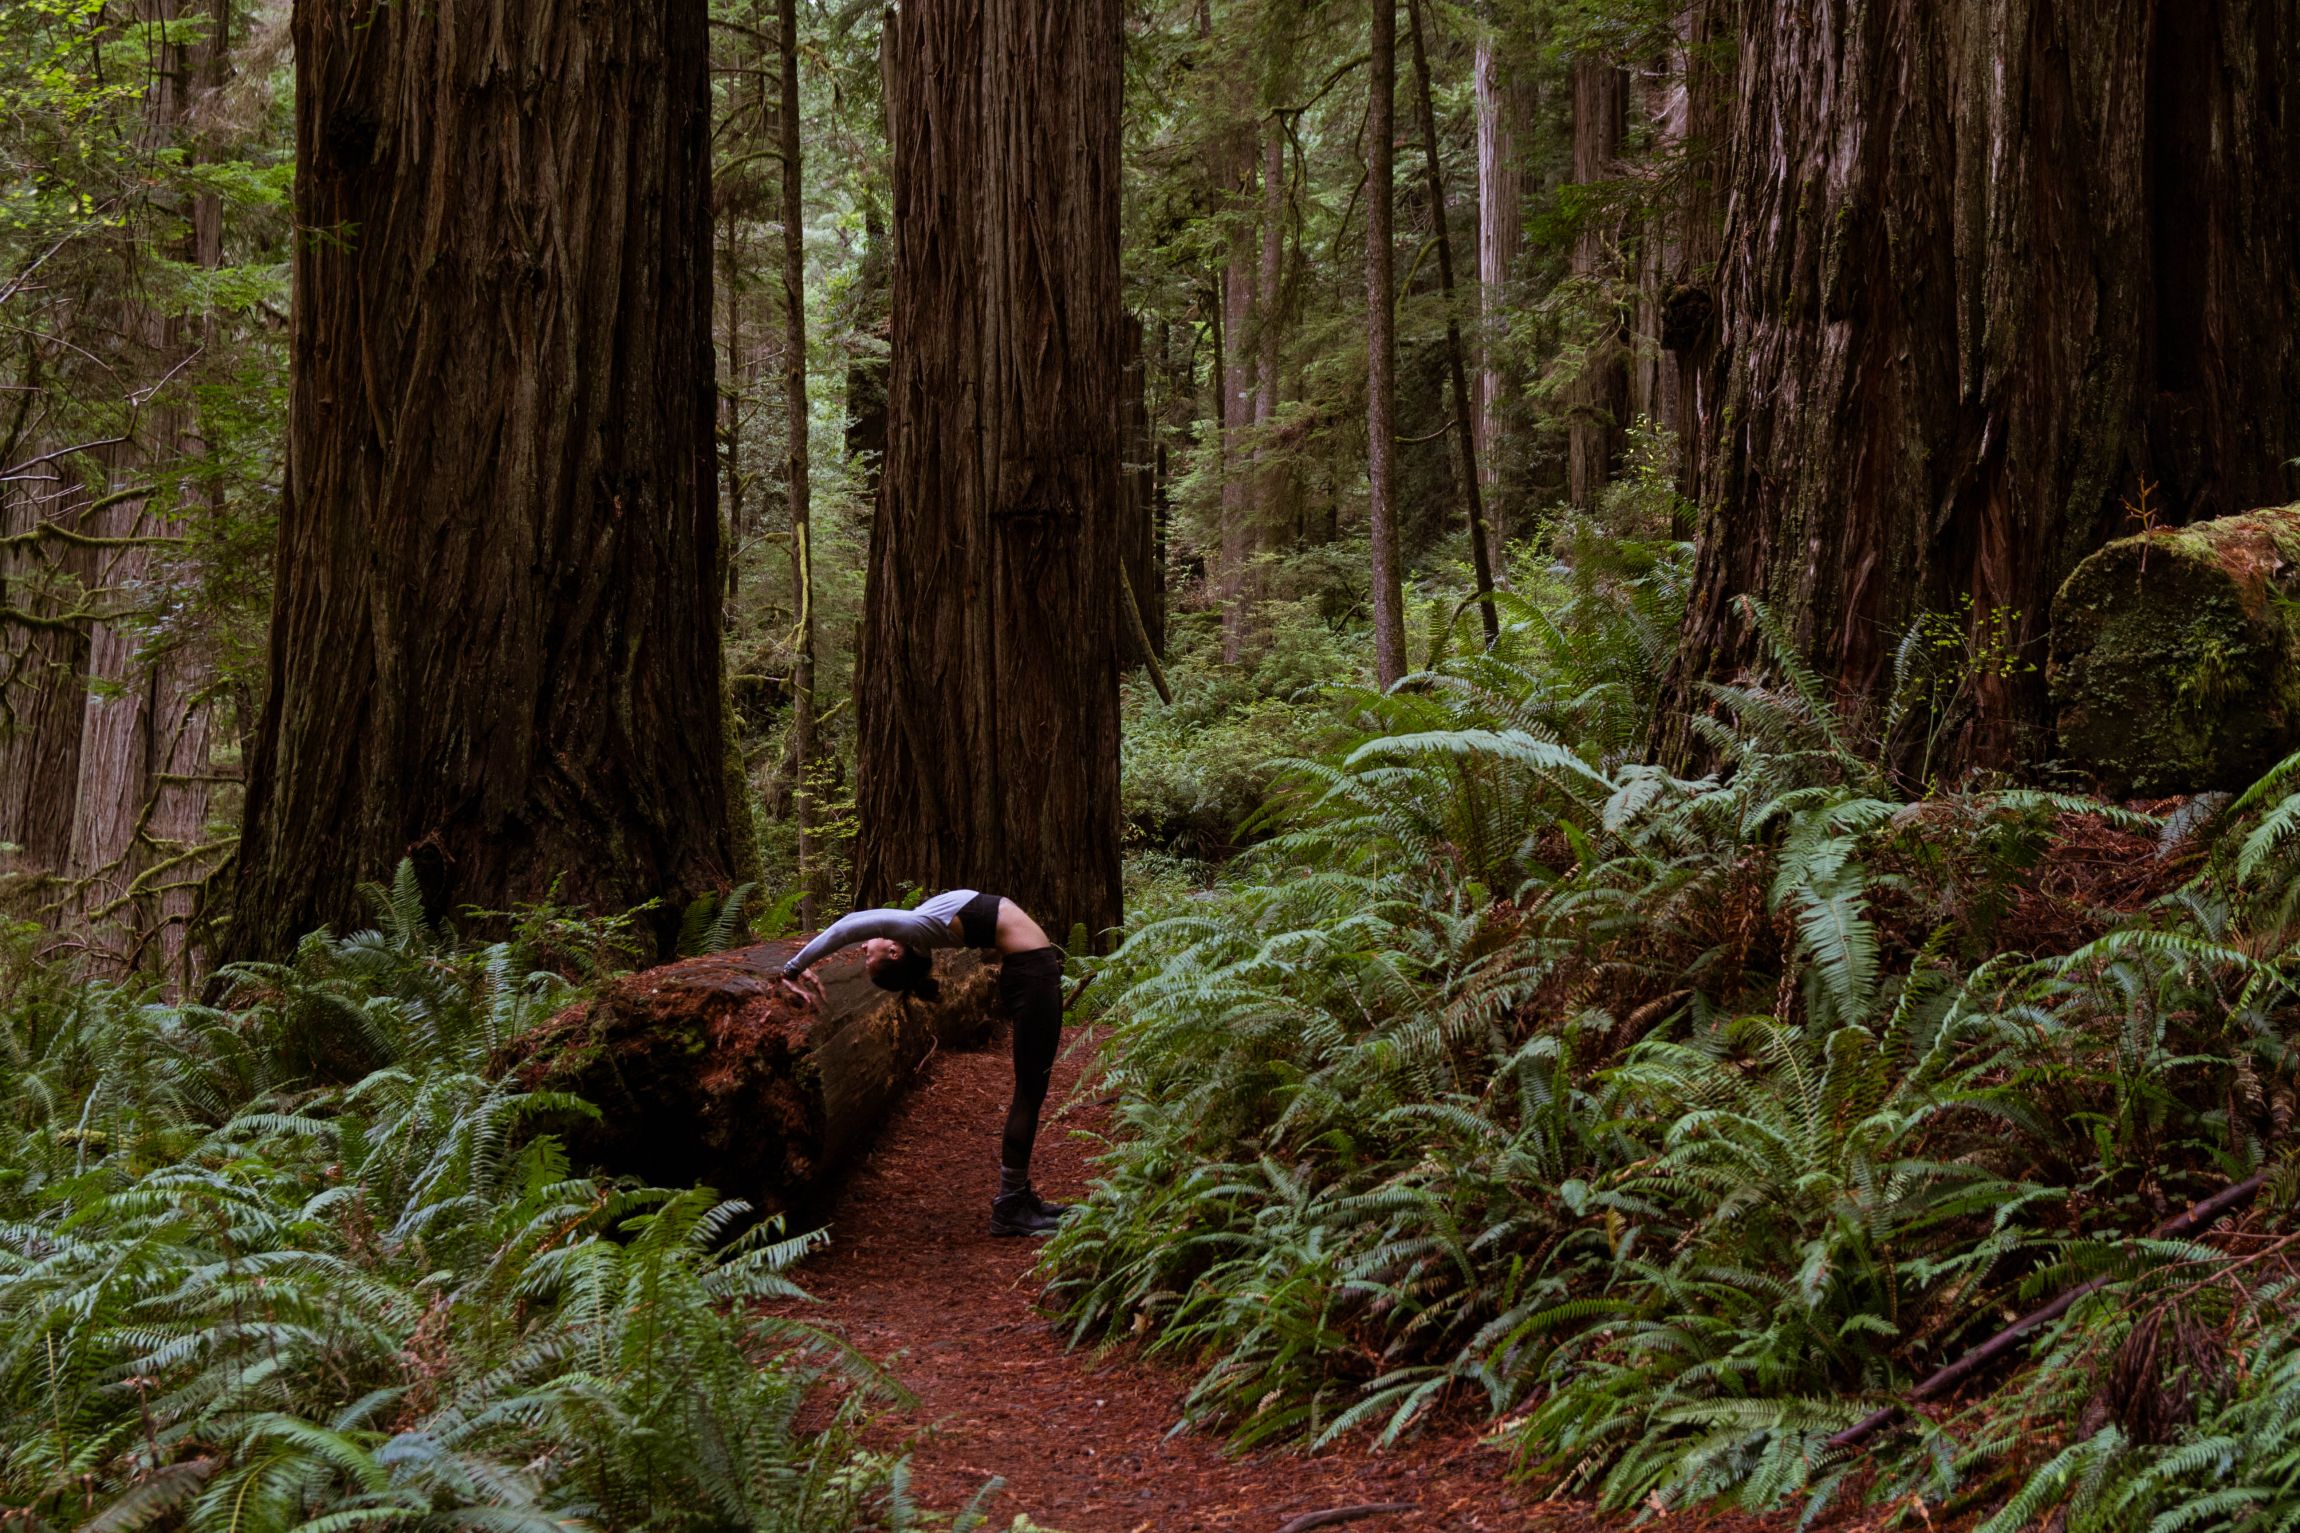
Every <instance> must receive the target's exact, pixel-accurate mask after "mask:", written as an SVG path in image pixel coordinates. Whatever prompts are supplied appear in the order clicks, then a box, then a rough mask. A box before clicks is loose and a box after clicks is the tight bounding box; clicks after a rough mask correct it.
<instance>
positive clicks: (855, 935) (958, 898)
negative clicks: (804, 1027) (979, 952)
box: [783, 889, 976, 975]
mask: <svg viewBox="0 0 2300 1533" xmlns="http://www.w3.org/2000/svg"><path fill="white" fill-rule="evenodd" d="M975 893H976V891H975V890H972V889H948V890H945V891H944V892H942V893H941V894H938V895H935V896H934V897H933V898H932V899H924V900H920V901H919V902H918V908H917V909H915V910H858V911H855V912H854V913H853V914H852V915H844V916H840V917H839V918H838V919H837V920H836V921H833V922H832V923H831V924H830V925H828V926H826V927H824V928H823V929H822V933H821V935H819V936H818V937H816V938H815V940H814V941H812V942H810V943H808V944H807V945H806V946H805V947H803V948H800V949H799V950H798V953H797V954H796V955H795V956H793V957H792V959H791V961H790V962H789V963H786V964H784V965H783V972H784V973H785V974H791V975H795V974H797V973H799V972H800V971H801V970H802V969H805V968H806V967H808V966H809V965H810V964H813V963H815V962H817V961H819V960H821V959H825V958H828V957H830V956H831V954H833V953H835V952H837V951H838V950H839V949H840V948H843V947H853V946H854V945H855V944H856V943H858V942H868V941H869V940H870V939H871V938H873V937H886V938H889V939H891V940H893V941H895V942H901V943H906V944H908V945H909V946H911V947H915V948H919V949H921V950H923V951H927V952H932V951H933V950H934V949H936V948H938V947H957V946H958V945H959V940H960V939H959V935H958V933H957V932H954V931H952V930H951V929H950V923H951V922H952V921H954V920H956V919H957V917H958V913H959V911H960V910H962V909H964V908H965V907H966V902H967V901H968V900H971V899H973V898H974V897H975Z"/></svg>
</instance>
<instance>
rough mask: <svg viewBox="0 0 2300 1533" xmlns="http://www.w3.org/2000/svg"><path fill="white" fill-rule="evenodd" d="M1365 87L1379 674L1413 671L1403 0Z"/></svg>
mask: <svg viewBox="0 0 2300 1533" xmlns="http://www.w3.org/2000/svg"><path fill="white" fill-rule="evenodd" d="M1372 8H1373V25H1372V29H1371V30H1372V46H1371V48H1370V49H1369V50H1368V52H1369V58H1368V66H1369V67H1368V71H1367V82H1366V89H1367V92H1368V97H1367V102H1366V520H1367V523H1368V526H1369V528H1370V531H1371V534H1372V540H1373V594H1372V603H1373V617H1374V674H1375V675H1376V676H1377V677H1378V678H1379V679H1380V681H1381V684H1382V685H1383V686H1384V687H1391V686H1395V685H1396V684H1397V682H1398V679H1399V678H1400V677H1402V676H1404V675H1405V673H1406V627H1405V588H1404V579H1403V571H1402V569H1401V559H1400V554H1399V549H1398V525H1397V505H1396V502H1395V499H1394V496H1395V489H1394V476H1395V464H1396V454H1397V424H1396V423H1397V284H1396V280H1395V277H1394V274H1393V271H1392V263H1393V259H1394V255H1393V251H1392V249H1391V239H1392V211H1393V207H1394V198H1395V187H1394V184H1393V175H1394V169H1395V158H1396V156H1395V148H1394V145H1395V138H1396V127H1395V122H1394V120H1393V119H1394V111H1395V105H1396V97H1397V83H1398V81H1397V75H1398V70H1397V31H1398V26H1397V23H1398V18H1397V4H1396V0H1372Z"/></svg>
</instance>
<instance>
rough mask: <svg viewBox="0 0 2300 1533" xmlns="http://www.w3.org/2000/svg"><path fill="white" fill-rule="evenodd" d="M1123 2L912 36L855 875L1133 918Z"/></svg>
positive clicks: (901, 129)
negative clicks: (1124, 622) (1122, 288)
mask: <svg viewBox="0 0 2300 1533" xmlns="http://www.w3.org/2000/svg"><path fill="white" fill-rule="evenodd" d="M1123 47H1124V37H1123V31H1122V26H1121V7H1120V5H1119V3H1118V0H914V3H911V4H907V5H905V6H904V7H903V8H902V9H901V10H900V11H899V12H896V13H894V14H893V15H891V16H890V17H889V20H888V31H887V42H886V80H887V121H888V131H889V136H890V138H889V141H890V145H891V148H892V152H893V211H892V217H891V218H890V220H889V223H890V225H891V227H892V229H893V232H894V262H893V314H892V321H891V325H890V331H889V340H890V343H891V352H892V355H891V359H890V374H889V387H888V412H889V419H888V433H887V460H886V471H885V474H884V476H883V477H882V479H881V480H880V484H879V504H878V515H877V517H876V519H875V520H874V522H873V524H872V529H871V550H870V567H869V574H868V583H867V586H866V589H865V594H864V608H865V614H866V615H865V620H864V629H863V641H862V652H861V656H860V670H859V677H858V681H857V685H856V695H857V703H858V709H859V717H858V720H857V722H858V726H859V729H860V739H859V743H858V751H857V783H856V791H857V806H856V807H857V814H858V817H859V820H860V825H859V834H858V838H857V842H856V859H855V860H856V866H855V877H856V883H857V889H858V893H859V894H860V895H861V896H862V897H863V898H864V899H866V900H881V899H887V898H891V897H893V896H895V895H897V894H899V893H901V892H902V890H903V889H904V888H905V887H908V886H920V887H925V888H930V889H931V888H949V887H953V886H969V887H973V888H979V889H985V890H988V891H991V892H993V893H997V894H1002V895H1006V896H1008V897H1010V898H1012V899H1014V900H1015V901H1017V902H1018V903H1020V904H1021V905H1023V906H1025V907H1026V908H1028V909H1029V910H1030V911H1031V912H1032V913H1033V914H1034V915H1036V916H1037V917H1038V918H1039V919H1040V920H1041V921H1042V922H1044V923H1045V925H1046V926H1047V929H1048V930H1049V931H1052V932H1054V933H1057V934H1060V933H1062V932H1065V931H1067V930H1069V929H1070V928H1071V927H1072V926H1073V925H1074V924H1076V923H1084V924H1085V925H1086V926H1087V927H1088V928H1089V929H1090V930H1091V931H1095V932H1099V931H1102V930H1105V929H1107V928H1109V927H1111V926H1113V925H1115V924H1116V923H1117V921H1118V918H1119V906H1120V888H1119V858H1118V655H1119V649H1118V628H1117V623H1118V615H1119V605H1120V596H1119V584H1118V559H1119V538H1120V527H1119V520H1120V489H1119V483H1118V465H1119V451H1118V446H1119V444H1118V410H1117V398H1116V396H1117V390H1118V378H1119V341H1118V326H1119V323H1120V318H1121V316H1120V311H1119V283H1118V237H1119V222H1118V194H1119V166H1118V145H1119V136H1118V135H1119V108H1120V100H1119V92H1120V81H1121V62H1122V53H1123Z"/></svg>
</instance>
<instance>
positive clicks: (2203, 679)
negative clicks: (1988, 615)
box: [2046, 506, 2300, 795]
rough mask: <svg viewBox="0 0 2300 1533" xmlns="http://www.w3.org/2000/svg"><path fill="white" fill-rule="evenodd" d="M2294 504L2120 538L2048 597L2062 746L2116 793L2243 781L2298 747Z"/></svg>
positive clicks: (2298, 527)
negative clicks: (2050, 602) (2050, 597)
mask: <svg viewBox="0 0 2300 1533" xmlns="http://www.w3.org/2000/svg"><path fill="white" fill-rule="evenodd" d="M2295 596H2300V506H2287V507H2284V508H2283V509H2281V510H2269V511H2251V512H2247V513H2245V514H2244V515H2242V516H2225V517H2221V518H2219V519H2218V520H2216V521H2209V522H2197V523H2195V524H2193V525H2191V526H2187V527H2167V528H2160V529H2157V530H2155V531H2151V532H2144V533H2141V534H2139V535H2138V536H2135V537H2129V538H2119V539H2118V540H2116V541H2115V542H2113V543H2110V544H2109V545H2108V546H2107V547H2105V548H2102V549H2101V550H2099V551H2098V552H2097V553H2094V554H2093V555H2092V556H2091V557H2089V558H2087V559H2086V560H2085V561H2084V562H2083V563H2081V564H2079V565H2078V566H2077V567H2076V568H2075V570H2074V571H2072V572H2071V573H2070V575H2069V577H2068V579H2067V580H2066V581H2065V582H2064V583H2063V584H2062V585H2061V588H2060V594H2059V595H2058V596H2057V597H2055V598H2054V601H2053V612H2052V647H2051V658H2050V662H2049V664H2048V667H2047V672H2046V679H2047V681H2048V682H2049V684H2050V686H2051V689H2052V699H2053V710H2054V716H2055V723H2056V727H2057V731H2058V733H2059V737H2060V754H2061V756H2062V757H2063V758H2064V759H2065V760H2067V761H2069V762H2070V763H2071V764H2073V765H2075V766H2078V767H2081V768H2083V769H2084V770H2086V771H2088V772H2090V773H2092V774H2093V775H2094V776H2095V777H2097V778H2098V779H2099V780H2100V781H2101V783H2102V784H2103V785H2104V786H2105V787H2107V788H2108V789H2109V790H2110V791H2111V792H2113V793H2116V794H2120V795H2122V794H2147V795H2155V794H2164V793H2199V792H2204V791H2206V790H2209V789H2228V790H2232V791H2233V790H2236V789H2241V788H2245V787H2249V786H2250V785H2251V784H2252V782H2253V781H2254V780H2255V779H2257V778H2258V777H2259V776H2260V774H2261V773H2263V772H2265V771H2267V769H2268V768H2270V767H2271V766H2274V765H2275V764H2276V763H2277V762H2278V761H2280V760H2282V759H2283V758H2284V757H2285V756H2287V755H2289V754H2290V753H2291V752H2292V751H2293V749H2294V748H2295V747H2300V604H2296V603H2295V601H2294V597H2295Z"/></svg>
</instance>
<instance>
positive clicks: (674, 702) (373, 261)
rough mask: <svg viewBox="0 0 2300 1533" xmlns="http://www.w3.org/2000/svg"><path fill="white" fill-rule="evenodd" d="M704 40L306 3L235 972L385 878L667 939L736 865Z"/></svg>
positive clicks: (539, 19)
mask: <svg viewBox="0 0 2300 1533" xmlns="http://www.w3.org/2000/svg"><path fill="white" fill-rule="evenodd" d="M707 23H708V18H707V16H706V14H705V8H704V7H703V6H702V5H701V4H700V3H695V0H679V3H674V4H671V5H667V6H661V7H652V6H596V7H568V6H563V5H559V4H556V3H552V0H509V3H504V4H497V5H493V6H477V5H472V4H469V3H466V0H444V3H442V4H438V5H428V6H415V5H390V4H376V3H358V4H346V5H340V6H328V5H303V6H299V7H297V10H296V13H295V22H294V42H295V60H296V93H295V100H296V159H297V174H296V222H297V226H298V227H299V228H301V229H304V230H307V231H309V233H308V234H307V235H306V236H305V237H304V238H303V239H301V240H300V241H299V242H298V246H297V250H296V256H295V284H296V303H295V314H294V322H293V326H292V333H291V354H290V355H291V366H292V375H291V376H292V383H291V388H290V401H289V431H288V466H287V476H286V477H287V485H286V494H285V497H284V501H283V504H282V507H281V514H280V531H279V542H278V551H277V556H276V572H277V573H276V578H277V587H276V591H275V595H274V599H273V610H272V641H271V677H270V688H269V695H268V698H267V701H266V705H265V709H264V715H263V720H262V723H261V725H260V727H259V729H258V731H257V734H256V737H255V740H254V742H253V749H252V759H251V766H250V774H249V784H248V804H247V817H246V828H245V831H244V834H243V838H242V841H241V847H240V862H239V876H238V883H237V887H236V889H235V891H234V896H233V905H232V912H231V918H230V919H231V924H230V928H229V931H228V934H227V946H228V949H229V951H230V953H231V954H232V955H234V956H248V955H273V954H279V953H282V952H285V951H286V950H287V949H288V948H289V947H290V946H291V945H292V944H293V943H294V941H295V940H296V938H297V936H298V935H299V934H300V933H302V932H304V931H306V930H308V929H310V928H312V927H314V926H318V925H321V924H330V925H335V926H338V927H341V926H343V925H346V924H349V923H352V922H356V921H359V920H360V919H362V918H363V916H364V914H365V911H364V908H363V905H362V902H361V901H360V899H359V898H358V896H357V894H356V892H355V886H356V884H357V882H358V881H359V880H362V879H373V878H379V877H387V876H389V874H390V872H391V870H392V867H393V865H394V864H395V863H396V862H397V861H398V860H399V859H401V858H402V857H411V858H413V859H414V860H415V863H416V866H417V869H418V872H419V874H420V876H421V877H422V880H423V883H424V886H425V890H426V894H427V898H428V899H429V900H430V901H431V902H432V904H433V905H434V907H435V908H436V909H439V910H442V911H447V910H454V909H456V908H458V907H462V906H466V905H477V906H481V907H484V908H488V909H494V910H501V909H504V908H506V907H508V906H509V905H511V904H513V903H514V902H518V901H524V900H540V899H543V898H544V897H546V896H547V895H552V896H555V897H556V898H557V899H559V900H561V901H564V902H570V903H573V904H577V905H581V906H587V907H589V908H591V909H594V910H620V909H624V908H626V907H629V906H633V905H637V904H639V903H641V902H643V901H646V900H649V899H652V898H657V897H661V898H663V899H664V900H666V901H667V902H668V908H669V921H668V926H669V927H670V928H671V929H673V930H675V927H676V921H677V912H678V909H679V906H680V905H681V903H683V902H684V901H685V900H687V899H688V898H690V897H691V896H693V895H695V894H697V893H698V892H701V891H704V890H708V889H712V888H717V887H722V886H724V885H725V884H727V883H728V882H730V881H731V880H732V879H734V878H736V877H738V876H740V874H741V872H742V871H744V870H745V863H746V861H747V859H746V858H744V857H742V856H741V855H740V850H739V849H740V848H741V846H742V844H743V843H742V840H741V838H739V837H738V836H737V835H736V834H735V831H734V828H733V825H732V815H733V813H734V811H735V810H736V809H737V808H738V807H739V806H738V805H736V804H734V803H731V802H730V797H729V792H728V789H729V776H730V774H729V773H728V771H727V766H726V750H725V723H724V714H723V703H722V699H721V695H720V659H719V601H718V579H717V577H718V572H719V526H718V515H717V507H716V504H715V502H716V498H717V496H716V488H717V486H716V474H715V463H714V457H713V441H712V416H713V404H714V383H713V366H712V345H711V335H710V318H711V308H710V303H711V295H710V270H711V265H710V263H711V230H710V223H709V218H710V213H709V209H710V205H711V196H710V160H709V155H708V134H709V120H710V119H709V105H710V95H709V78H708V74H707V51H706V26H707ZM546 41H547V44H548V45H547V46H546V45H545V42H546ZM514 61H516V62H514ZM664 934H665V935H668V932H665V933H664Z"/></svg>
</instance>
